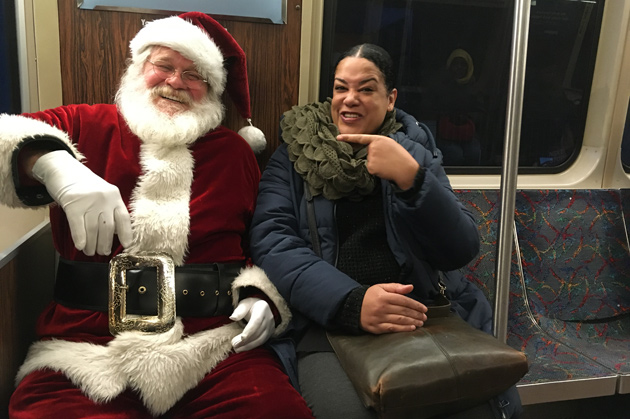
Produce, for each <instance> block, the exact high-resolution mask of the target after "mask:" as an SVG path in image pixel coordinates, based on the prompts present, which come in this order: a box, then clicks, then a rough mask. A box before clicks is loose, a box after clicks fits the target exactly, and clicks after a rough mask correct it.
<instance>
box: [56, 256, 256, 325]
mask: <svg viewBox="0 0 630 419" xmlns="http://www.w3.org/2000/svg"><path fill="white" fill-rule="evenodd" d="M244 266H245V264H244V263H212V264H190V265H184V266H178V267H176V268H175V295H176V300H175V301H176V303H175V305H176V313H177V316H182V317H212V316H221V315H226V316H229V315H230V314H232V311H233V306H232V291H231V287H232V281H233V280H234V278H236V277H237V276H238V274H239V272H240V270H241V269H242V268H243V267H244ZM109 269H110V268H109V264H107V263H96V262H76V261H69V260H66V259H60V260H59V265H58V267H57V278H56V281H55V301H57V302H58V303H60V304H62V305H64V306H67V307H72V308H80V309H86V310H94V311H102V312H107V311H108V307H109V282H110V280H109ZM126 277H127V286H128V289H127V297H126V298H127V308H126V310H127V313H128V314H137V315H155V314H156V312H157V300H158V296H157V280H156V277H157V273H156V270H155V269H151V268H146V267H145V268H142V269H129V270H127V271H126Z"/></svg>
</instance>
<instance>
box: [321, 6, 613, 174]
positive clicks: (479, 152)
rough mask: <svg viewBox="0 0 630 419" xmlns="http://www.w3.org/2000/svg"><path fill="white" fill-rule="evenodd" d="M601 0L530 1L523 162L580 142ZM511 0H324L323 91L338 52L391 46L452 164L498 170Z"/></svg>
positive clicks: (405, 87) (555, 158) (537, 167)
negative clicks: (368, 45)
mask: <svg viewBox="0 0 630 419" xmlns="http://www.w3.org/2000/svg"><path fill="white" fill-rule="evenodd" d="M603 8H604V1H603V0H593V1H575V0H536V1H532V7H531V15H530V29H529V41H528V53H527V67H526V78H525V91H524V96H523V115H522V129H521V146H520V154H519V171H520V172H521V173H541V172H546V173H554V172H560V171H562V170H564V168H566V167H567V166H568V165H570V164H571V163H572V162H573V161H574V160H575V158H576V157H577V154H578V153H579V150H580V147H581V145H582V139H583V135H584V126H585V122H586V113H587V109H588V101H589V93H590V89H591V82H592V77H593V69H594V66H595V56H596V53H597V43H598V39H599V31H600V27H601V19H602V13H603ZM513 10H514V3H513V1H501V0H479V1H473V0H467V1H446V0H440V1H437V0H435V1H428V0H380V1H376V0H372V1H366V0H337V1H326V2H325V4H324V14H325V18H324V22H325V23H324V35H323V44H322V68H321V80H320V100H325V99H326V98H327V97H330V96H331V94H332V93H331V92H332V79H333V71H334V66H335V64H336V61H337V59H338V57H339V55H340V54H341V53H342V52H343V51H345V50H346V49H348V48H349V47H351V46H353V45H355V44H358V43H364V42H369V43H374V44H377V45H380V46H382V47H384V48H385V49H387V50H388V51H389V53H390V54H391V55H392V58H393V60H394V63H395V66H396V69H395V70H396V75H397V80H396V86H397V89H398V100H397V107H399V108H401V109H403V110H405V111H406V112H408V113H411V114H412V115H414V116H415V117H416V118H417V119H418V120H420V121H422V122H424V123H425V124H426V125H427V126H428V127H429V128H430V129H431V131H432V132H433V134H434V136H435V138H436V141H437V144H438V147H439V148H440V149H441V150H442V153H443V155H444V166H445V167H446V169H447V171H448V172H449V173H498V172H499V171H500V167H501V163H502V159H503V142H504V136H505V112H506V103H507V94H508V82H509V69H510V68H509V67H510V54H511V39H512V26H513V21H512V19H513Z"/></svg>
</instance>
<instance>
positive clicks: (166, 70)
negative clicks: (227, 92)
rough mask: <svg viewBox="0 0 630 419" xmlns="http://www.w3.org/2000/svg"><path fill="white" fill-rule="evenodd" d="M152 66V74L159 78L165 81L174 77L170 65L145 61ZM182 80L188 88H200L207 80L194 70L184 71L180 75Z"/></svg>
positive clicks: (175, 71)
mask: <svg viewBox="0 0 630 419" xmlns="http://www.w3.org/2000/svg"><path fill="white" fill-rule="evenodd" d="M147 61H148V62H149V63H151V65H152V66H153V72H154V73H155V74H156V75H157V76H158V77H160V78H162V79H164V80H166V79H169V78H171V77H173V76H174V75H175V73H177V70H176V69H175V67H173V66H172V65H170V64H168V63H165V62H162V61H158V62H155V63H154V62H153V61H151V60H147ZM180 75H181V77H182V80H183V81H184V83H185V84H186V85H188V86H190V87H200V86H201V85H202V84H203V83H207V82H208V80H206V79H204V78H203V76H202V75H201V74H199V73H197V72H196V71H194V70H186V71H182V72H181V73H180Z"/></svg>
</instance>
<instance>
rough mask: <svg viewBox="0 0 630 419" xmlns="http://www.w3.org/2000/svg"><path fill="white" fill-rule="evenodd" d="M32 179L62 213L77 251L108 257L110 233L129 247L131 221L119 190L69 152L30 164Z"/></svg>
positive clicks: (44, 157) (52, 154)
mask: <svg viewBox="0 0 630 419" xmlns="http://www.w3.org/2000/svg"><path fill="white" fill-rule="evenodd" d="M33 177H34V178H35V179H37V180H38V181H40V182H41V183H43V184H44V185H45V186H46V189H47V190H48V193H49V194H50V196H51V197H52V198H53V199H54V200H55V201H56V202H57V203H58V204H59V205H60V206H61V208H63V210H64V211H65V213H66V217H67V218H68V224H69V225H70V232H71V234H72V240H73V241H74V245H75V247H76V248H77V249H78V250H82V251H83V253H85V254H86V255H88V256H92V255H94V253H95V252H96V253H98V254H99V255H109V253H110V252H111V248H112V242H113V240H114V234H118V239H119V240H120V243H121V244H122V245H123V246H124V247H127V246H129V245H131V241H132V238H133V235H132V232H131V221H130V217H129V212H128V211H127V208H126V207H125V203H124V202H123V200H122V198H121V197H120V191H119V190H118V188H117V187H116V186H114V185H112V184H111V183H108V182H106V181H105V180H103V179H102V178H101V177H99V176H97V175H96V174H94V172H92V171H91V170H90V169H88V168H87V167H86V166H84V165H83V164H82V163H81V162H79V161H78V160H76V159H75V158H74V157H73V156H72V155H70V153H68V152H67V151H63V150H59V151H52V152H50V153H47V154H44V155H43V156H41V157H40V158H39V159H37V162H36V163H35V164H34V165H33Z"/></svg>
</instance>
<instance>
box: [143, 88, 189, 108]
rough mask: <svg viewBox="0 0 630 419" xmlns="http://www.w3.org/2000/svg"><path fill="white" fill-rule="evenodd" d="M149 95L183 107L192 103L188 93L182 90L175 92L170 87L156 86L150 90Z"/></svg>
mask: <svg viewBox="0 0 630 419" xmlns="http://www.w3.org/2000/svg"><path fill="white" fill-rule="evenodd" d="M151 95H152V96H153V97H158V96H160V97H165V98H167V99H171V100H175V101H177V102H180V103H183V104H185V105H190V104H191V103H192V102H193V98H192V96H191V95H190V93H188V92H186V91H184V90H176V89H173V88H172V87H170V86H156V87H154V88H153V89H151Z"/></svg>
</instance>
